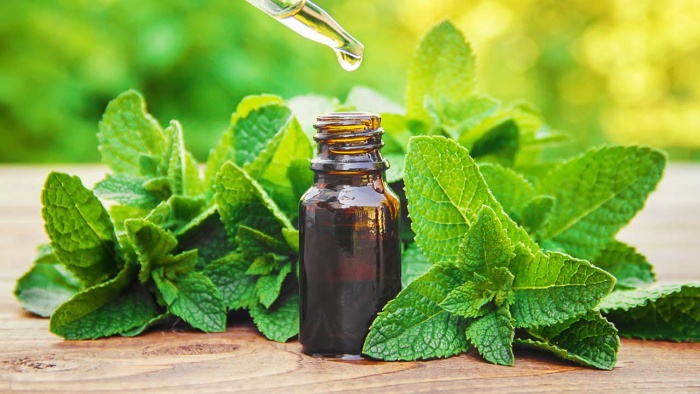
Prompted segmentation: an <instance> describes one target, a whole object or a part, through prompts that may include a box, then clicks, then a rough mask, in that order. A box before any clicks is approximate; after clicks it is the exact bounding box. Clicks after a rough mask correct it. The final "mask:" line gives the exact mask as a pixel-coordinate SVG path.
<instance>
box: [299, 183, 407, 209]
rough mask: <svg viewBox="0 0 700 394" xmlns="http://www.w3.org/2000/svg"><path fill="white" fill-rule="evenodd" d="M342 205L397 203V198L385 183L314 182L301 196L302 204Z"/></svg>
mask: <svg viewBox="0 0 700 394" xmlns="http://www.w3.org/2000/svg"><path fill="white" fill-rule="evenodd" d="M324 203H327V204H340V205H343V206H348V207H351V206H385V205H398V203H399V199H398V197H397V196H396V194H395V193H394V192H393V191H392V190H391V189H390V188H389V186H388V185H387V184H386V183H383V184H382V185H371V184H369V185H362V186H351V185H324V184H314V185H313V186H311V188H309V190H307V191H306V193H304V195H303V196H302V197H301V204H302V205H304V206H310V205H317V204H324Z"/></svg>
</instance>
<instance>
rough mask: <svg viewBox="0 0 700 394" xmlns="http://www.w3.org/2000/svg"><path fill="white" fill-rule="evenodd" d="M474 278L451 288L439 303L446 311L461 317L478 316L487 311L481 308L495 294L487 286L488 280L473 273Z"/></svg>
mask: <svg viewBox="0 0 700 394" xmlns="http://www.w3.org/2000/svg"><path fill="white" fill-rule="evenodd" d="M474 275H475V278H474V280H468V281H467V282H464V283H462V284H461V285H459V286H457V288H455V289H454V290H452V291H451V292H450V293H449V294H448V295H447V297H445V299H444V300H443V301H442V302H441V303H440V307H441V308H442V309H444V310H446V311H447V312H450V313H451V314H453V315H456V316H462V317H479V316H482V315H484V314H485V313H486V312H487V311H486V310H484V309H483V307H484V305H486V304H487V303H488V302H489V301H491V300H492V299H493V297H494V295H495V291H494V290H493V289H492V288H491V286H489V280H488V279H487V278H485V277H483V276H480V275H478V274H474Z"/></svg>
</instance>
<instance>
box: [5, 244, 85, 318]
mask: <svg viewBox="0 0 700 394" xmlns="http://www.w3.org/2000/svg"><path fill="white" fill-rule="evenodd" d="M46 249H49V250H51V248H50V247H48V248H43V251H40V254H39V256H37V258H36V260H35V261H34V266H32V268H31V269H30V270H29V271H28V272H27V273H25V274H24V275H22V277H21V278H19V279H18V280H17V286H16V287H15V292H14V293H15V296H16V297H17V299H18V300H19V301H20V302H21V303H22V306H23V307H24V309H26V310H28V311H29V312H32V313H35V314H37V315H39V316H42V317H49V316H51V314H52V313H53V311H54V310H56V308H58V306H59V305H61V304H62V303H63V302H65V301H67V300H68V299H70V298H71V297H72V296H73V295H75V294H76V293H77V292H78V291H79V290H80V284H79V282H78V279H77V278H76V277H75V276H73V275H72V274H71V273H70V272H69V271H67V270H66V269H65V268H64V267H63V266H62V265H60V263H59V262H58V260H57V259H56V257H55V256H54V255H53V252H52V250H51V252H48V254H47V252H46Z"/></svg>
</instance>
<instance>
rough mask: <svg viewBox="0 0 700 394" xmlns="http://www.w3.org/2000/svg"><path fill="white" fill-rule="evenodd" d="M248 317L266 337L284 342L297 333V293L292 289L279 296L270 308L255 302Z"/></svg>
mask: <svg viewBox="0 0 700 394" xmlns="http://www.w3.org/2000/svg"><path fill="white" fill-rule="evenodd" d="M250 317H252V318H253V322H254V323H255V325H256V326H257V327H258V330H260V332H261V333H262V334H263V335H264V336H265V337H266V338H267V339H269V340H272V341H276V342H286V341H288V340H289V339H290V338H292V337H293V336H295V335H297V334H299V294H298V292H296V291H293V292H291V293H290V294H287V295H286V296H283V297H280V298H279V299H278V300H277V301H276V302H275V303H274V304H273V305H272V306H271V307H270V308H265V307H264V306H262V305H260V304H255V305H254V306H252V307H251V308H250Z"/></svg>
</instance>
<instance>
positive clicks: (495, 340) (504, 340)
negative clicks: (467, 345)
mask: <svg viewBox="0 0 700 394" xmlns="http://www.w3.org/2000/svg"><path fill="white" fill-rule="evenodd" d="M466 335H467V338H468V339H469V341H471V343H472V344H473V345H474V347H476V349H477V350H478V351H479V354H481V356H482V357H483V358H484V359H485V360H486V361H488V362H491V363H494V364H499V365H513V362H514V357H513V337H514V335H515V327H514V326H513V318H512V317H511V316H510V312H509V311H508V308H505V307H504V308H498V309H497V310H495V311H492V312H489V313H487V314H486V315H485V316H483V317H480V318H478V319H476V320H475V321H473V322H472V323H471V324H470V325H469V327H467V330H466Z"/></svg>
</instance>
